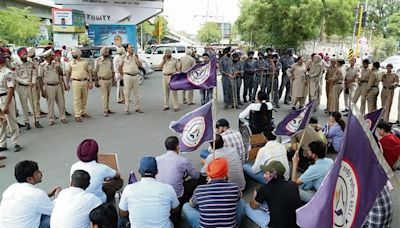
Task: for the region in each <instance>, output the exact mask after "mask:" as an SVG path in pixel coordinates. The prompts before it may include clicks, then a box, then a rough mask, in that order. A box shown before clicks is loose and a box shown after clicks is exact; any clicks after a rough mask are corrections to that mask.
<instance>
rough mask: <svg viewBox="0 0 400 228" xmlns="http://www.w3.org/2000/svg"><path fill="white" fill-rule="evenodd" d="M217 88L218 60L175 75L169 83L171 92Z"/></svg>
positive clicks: (197, 65)
mask: <svg viewBox="0 0 400 228" xmlns="http://www.w3.org/2000/svg"><path fill="white" fill-rule="evenodd" d="M215 86H217V60H216V58H213V59H211V61H210V62H208V63H202V64H196V65H194V66H193V67H191V68H189V69H187V70H185V71H182V72H178V73H175V74H173V75H172V77H171V81H170V82H169V88H170V89H171V90H192V89H211V88H213V87H215Z"/></svg>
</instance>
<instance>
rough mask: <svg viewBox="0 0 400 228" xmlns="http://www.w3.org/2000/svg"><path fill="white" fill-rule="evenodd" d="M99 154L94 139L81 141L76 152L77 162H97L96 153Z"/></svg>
mask: <svg viewBox="0 0 400 228" xmlns="http://www.w3.org/2000/svg"><path fill="white" fill-rule="evenodd" d="M98 152H99V145H97V142H96V141H95V140H94V139H85V140H83V141H82V142H81V143H80V144H79V146H78V149H77V151H76V155H78V158H79V160H81V161H83V162H90V161H93V160H97V153H98Z"/></svg>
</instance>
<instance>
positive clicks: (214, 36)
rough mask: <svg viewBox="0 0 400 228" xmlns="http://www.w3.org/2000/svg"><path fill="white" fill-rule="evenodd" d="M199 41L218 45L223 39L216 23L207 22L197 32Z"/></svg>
mask: <svg viewBox="0 0 400 228" xmlns="http://www.w3.org/2000/svg"><path fill="white" fill-rule="evenodd" d="M197 39H199V40H200V42H201V43H205V44H211V43H216V42H218V41H219V40H220V39H221V31H220V30H219V28H218V25H217V23H215V22H206V23H205V24H204V25H203V26H202V27H201V28H200V30H199V31H198V32H197Z"/></svg>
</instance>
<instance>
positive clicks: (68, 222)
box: [50, 170, 102, 228]
mask: <svg viewBox="0 0 400 228" xmlns="http://www.w3.org/2000/svg"><path fill="white" fill-rule="evenodd" d="M89 184H90V175H89V173H88V172H86V171H84V170H75V171H74V173H73V174H72V176H71V187H69V188H67V189H64V190H62V191H61V192H60V194H59V195H58V197H57V199H56V200H55V201H54V209H53V213H52V214H51V218H50V225H51V227H52V228H70V227H77V228H78V227H82V228H83V227H90V220H89V213H90V211H91V210H92V209H93V208H95V207H97V206H99V205H100V204H101V203H102V202H101V200H100V199H99V198H98V197H96V196H95V195H93V194H92V193H88V192H86V191H85V189H86V188H87V187H88V186H89Z"/></svg>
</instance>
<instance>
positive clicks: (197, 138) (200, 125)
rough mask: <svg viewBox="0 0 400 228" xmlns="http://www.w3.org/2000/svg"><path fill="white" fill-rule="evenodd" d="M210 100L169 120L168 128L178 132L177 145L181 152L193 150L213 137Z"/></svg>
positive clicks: (211, 104)
mask: <svg viewBox="0 0 400 228" xmlns="http://www.w3.org/2000/svg"><path fill="white" fill-rule="evenodd" d="M212 102H213V101H210V102H208V103H207V104H205V105H203V106H201V107H200V108H198V109H196V110H193V111H191V112H189V113H187V114H185V115H184V116H182V117H181V118H180V119H179V120H178V121H172V122H171V124H170V126H169V128H170V129H171V130H173V131H175V132H177V133H179V134H180V138H179V147H180V150H181V151H182V152H191V151H194V150H196V149H197V148H199V147H200V146H201V144H203V143H204V142H209V141H212V140H213V139H214V129H213V117H212V107H213V103H212Z"/></svg>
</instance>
